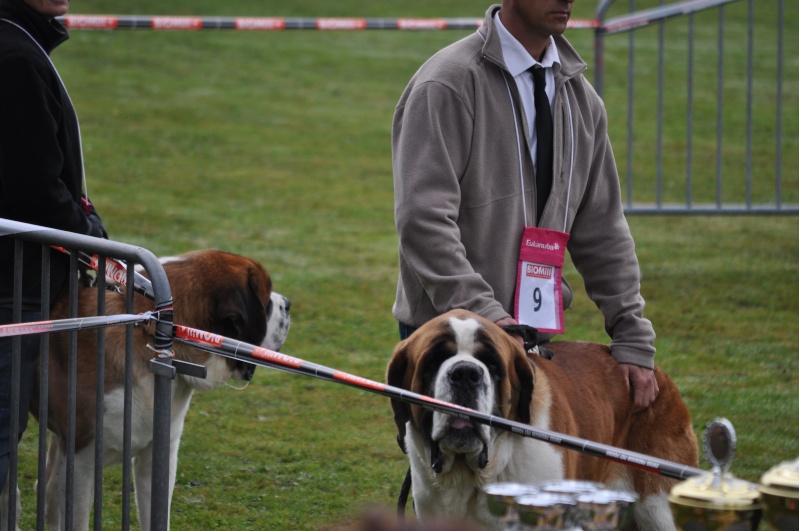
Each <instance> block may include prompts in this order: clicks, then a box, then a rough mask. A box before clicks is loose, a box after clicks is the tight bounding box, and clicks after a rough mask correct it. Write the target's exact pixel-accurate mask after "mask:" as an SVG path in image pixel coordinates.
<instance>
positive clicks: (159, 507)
mask: <svg viewBox="0 0 799 531" xmlns="http://www.w3.org/2000/svg"><path fill="white" fill-rule="evenodd" d="M0 237H3V238H8V239H13V240H14V241H15V253H14V254H15V255H14V256H13V257H10V256H9V257H3V258H2V259H3V260H13V262H14V302H13V315H14V318H13V320H14V322H15V323H19V322H21V316H22V287H21V286H22V271H23V268H24V267H25V259H24V256H23V242H32V243H34V244H39V246H40V247H41V249H42V252H41V256H42V268H41V269H42V273H41V280H42V298H41V301H42V316H41V318H42V320H45V321H46V320H48V319H49V318H50V304H49V300H50V295H51V294H50V293H49V286H50V269H51V267H50V262H51V260H50V257H51V252H58V251H52V247H54V246H57V247H60V248H63V249H64V250H65V251H67V252H68V253H69V255H70V266H69V267H70V273H69V280H68V282H69V292H68V293H69V308H70V317H74V316H75V315H77V286H78V282H79V279H78V268H79V265H78V255H79V253H80V252H84V253H87V254H89V255H94V256H96V259H97V265H98V271H105V270H106V265H107V263H106V259H107V258H106V257H108V259H109V260H110V259H111V258H116V259H122V260H125V261H127V263H128V265H129V267H128V270H127V273H126V274H127V282H125V285H126V286H127V297H126V305H127V308H126V311H127V312H128V313H132V312H133V285H134V283H133V278H134V277H133V275H134V269H133V266H134V265H135V264H140V265H141V266H142V267H143V268H144V270H145V271H146V272H147V273H148V275H149V276H150V279H151V281H152V291H153V297H154V300H155V307H156V311H159V312H160V313H159V320H158V321H157V322H156V324H155V338H154V340H153V343H154V348H155V349H156V350H157V351H170V350H171V348H172V322H171V320H172V295H171V291H170V287H169V283H168V281H167V278H166V273H165V272H164V269H163V267H162V266H161V264H160V262H159V261H158V259H157V258H156V257H155V256H154V255H153V254H152V253H150V252H149V251H147V250H145V249H142V248H139V247H135V246H131V245H126V244H122V243H118V242H113V241H108V240H103V239H98V238H92V237H90V236H83V235H80V234H74V233H71V232H64V231H59V230H54V229H48V228H45V227H39V226H36V225H28V224H25V223H18V222H15V221H10V220H6V219H0ZM27 274H30V272H29V273H27ZM97 284H98V315H104V314H105V277H104V275H100V274H98V275H97ZM132 332H133V324H128V325H127V330H126V361H125V365H126V367H125V386H124V406H123V407H124V421H123V423H124V427H123V432H124V435H123V452H122V453H123V473H122V482H123V483H122V489H123V492H122V528H123V529H129V528H130V499H131V498H130V493H131V429H132V428H131V414H132V413H131V411H132V374H133V373H132V370H133V368H132V359H133V358H132V351H133V336H132ZM68 333H69V361H68V365H69V367H68V375H69V378H68V380H69V381H68V384H67V385H68V390H67V411H68V433H67V452H66V455H67V463H66V502H65V516H66V521H65V524H64V528H65V529H71V528H72V506H73V496H74V492H73V484H74V473H75V470H74V456H75V436H76V434H75V414H76V412H75V405H76V389H75V388H76V377H75V375H76V356H77V330H73V331H71V332H68ZM97 334H98V339H97V375H98V378H97V382H96V386H97V391H96V400H97V408H96V410H97V415H96V421H95V422H96V430H95V433H96V440H95V463H96V464H98V465H97V466H95V479H94V529H102V527H103V526H102V500H103V497H102V485H103V475H102V462H103V437H102V434H103V414H102V412H103V406H102V404H103V396H104V393H103V389H104V385H103V383H104V382H103V376H104V369H105V363H104V361H105V341H104V329H103V328H102V327H101V328H99V329H98V330H97ZM11 340H12V387H11V403H10V405H11V407H12V412H13V411H15V410H16V409H18V407H19V396H20V386H19V379H20V376H19V375H20V363H21V356H22V353H21V339H20V336H14V337H12V338H11ZM48 353H49V341H48V335H47V334H46V333H45V334H42V335H41V343H40V351H39V356H40V359H39V364H40V370H39V389H40V393H39V400H38V401H39V404H40V406H39V411H38V415H39V435H38V474H37V475H38V484H37V495H36V528H37V529H44V525H45V521H44V520H45V514H44V508H45V487H46V481H45V465H46V456H47V429H46V426H47V415H48V407H47V404H48V391H49V390H48V365H49V364H48ZM150 370H151V372H153V373H154V382H155V384H154V405H155V407H154V414H153V467H152V470H153V477H152V513H151V529H154V530H163V529H167V527H168V522H169V507H168V497H169V446H170V433H169V426H170V417H171V412H170V404H171V394H172V391H171V385H172V384H171V381H172V379H173V378H174V375H175V367H174V366H173V365H172V363H171V361H170V360H169V359H168V358H165V357H163V356H158V357H156V358H154V359H153V360H152V361H151V363H150ZM10 427H11V430H10V432H11V441H12V444H11V453H10V466H9V474H8V480H7V482H6V488H7V493H8V503H7V505H6V504H0V505H2V506H0V520H2V522H0V528H3V529H5V528H7V529H12V530H13V529H15V528H16V525H17V522H16V512H17V511H16V506H17V503H18V499H17V485H18V482H17V479H18V478H17V475H18V457H19V454H18V448H17V445H16V444H14V443H13V441H15V439H16V438H17V434H18V432H19V423H18V417H17V415H14V414H12V415H11V426H10ZM51 436H52V435H51ZM25 505H27V506H29V505H30V500H29V501H28V502H27V503H26V504H25Z"/></svg>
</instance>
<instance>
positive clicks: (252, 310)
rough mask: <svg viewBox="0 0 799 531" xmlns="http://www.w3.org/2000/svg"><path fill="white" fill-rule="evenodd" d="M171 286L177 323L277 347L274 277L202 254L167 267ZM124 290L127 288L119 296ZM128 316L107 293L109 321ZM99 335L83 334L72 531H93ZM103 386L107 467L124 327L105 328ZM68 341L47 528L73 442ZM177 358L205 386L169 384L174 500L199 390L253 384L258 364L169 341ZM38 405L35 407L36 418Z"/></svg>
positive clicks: (143, 515) (148, 337)
mask: <svg viewBox="0 0 799 531" xmlns="http://www.w3.org/2000/svg"><path fill="white" fill-rule="evenodd" d="M161 262H162V264H163V267H164V270H165V272H166V275H167V278H168V279H169V285H170V289H171V291H172V299H173V303H174V322H175V324H180V325H184V326H189V327H192V328H197V329H200V330H204V331H207V332H211V333H214V334H219V335H223V336H226V337H229V338H232V339H238V340H241V341H244V342H246V343H250V344H254V345H261V346H263V347H265V348H268V349H270V350H275V351H276V350H279V349H280V348H281V347H282V345H283V343H284V342H285V340H286V336H287V334H288V330H289V326H290V315H289V308H290V304H289V301H288V299H286V298H285V297H283V296H282V295H280V294H278V293H277V292H275V291H272V280H271V278H270V277H269V274H268V273H267V271H266V270H265V269H264V268H263V266H261V264H259V263H258V262H256V261H254V260H251V259H249V258H245V257H243V256H239V255H235V254H230V253H226V252H222V251H215V250H203V251H195V252H191V253H187V254H184V255H180V256H177V257H172V258H168V259H162V260H161ZM123 291H124V290H123ZM78 297H79V312H78V313H79V315H80V316H90V315H96V314H97V289H96V288H90V287H81V288H80V290H79V295H78ZM66 299H67V298H66V297H64V298H62V299H61V300H59V301H57V302H56V304H55V305H54V307H53V310H52V314H51V317H52V318H53V319H61V318H66V317H67V316H68V300H66ZM134 306H135V310H134V313H142V312H147V311H151V310H153V309H154V303H153V302H152V301H151V300H149V299H147V298H145V297H144V296H142V295H139V294H136V295H135V301H134ZM120 313H126V312H125V295H124V294H123V293H118V292H115V291H108V292H106V314H107V315H113V314H120ZM154 330H155V325H154V324H153V323H149V324H145V325H142V326H136V327H135V328H134V331H133V336H134V339H133V341H134V354H133V376H132V378H133V396H132V411H133V413H132V414H133V418H132V441H131V454H132V456H133V475H134V485H135V494H136V505H137V508H138V516H139V524H140V526H141V529H149V528H150V496H151V494H150V493H151V480H152V477H151V476H152V438H153V425H152V423H153V399H154V398H153V375H152V374H151V372H150V370H149V362H150V360H151V359H152V358H153V357H154V353H153V351H152V350H151V349H150V348H148V344H152V343H153V334H154ZM96 343H97V331H96V330H91V331H81V332H79V333H78V353H77V356H78V357H77V408H76V411H77V414H76V426H75V433H76V440H75V474H74V498H73V500H74V501H73V528H74V529H77V530H87V529H89V518H90V512H91V509H92V500H93V494H94V493H93V489H94V465H95V463H94V446H95V411H96V397H95V394H96V385H95V382H96V373H97V370H96ZM105 345H106V347H105V348H106V356H105V388H104V398H103V408H104V416H103V434H102V437H103V466H105V465H111V464H119V463H121V462H122V459H123V447H122V444H123V418H124V416H123V415H124V413H123V411H124V383H125V327H119V326H113V327H108V328H106V331H105ZM68 349H69V347H68V334H66V333H60V334H53V335H52V337H51V340H50V358H49V359H50V363H49V408H48V410H49V413H48V428H49V429H50V430H51V431H52V436H51V438H50V439H51V441H50V447H49V449H48V456H47V477H46V481H47V484H46V502H45V505H46V508H45V511H46V519H47V523H48V525H49V527H50V529H63V528H65V523H66V521H65V515H64V512H65V505H64V499H65V484H66V483H65V482H66V440H67V426H68V424H67V415H68V412H67V368H68V362H67V359H68ZM173 349H174V353H175V357H176V358H177V359H180V360H185V361H187V362H191V363H195V364H201V365H204V366H205V367H206V368H207V377H206V378H205V379H199V378H195V377H191V376H185V375H181V374H178V375H177V376H176V378H175V380H174V381H173V383H172V414H171V422H172V424H171V429H170V439H171V440H170V454H171V455H170V466H169V501H170V504H171V499H172V491H173V489H174V485H175V474H176V468H177V458H178V447H179V445H180V437H181V433H182V432H183V424H184V421H185V418H186V413H187V411H188V408H189V404H190V402H191V397H192V393H193V392H194V391H195V390H198V391H203V390H208V389H213V388H216V387H219V386H221V385H223V384H225V383H226V382H227V381H228V380H240V381H249V380H250V379H251V378H252V376H253V373H254V370H255V366H254V365H252V364H247V363H244V362H240V361H236V360H231V359H229V358H226V357H222V356H216V355H213V354H209V353H207V352H204V351H201V350H198V349H195V348H193V347H191V346H188V345H185V344H182V343H180V342H175V343H173ZM37 407H38V406H34V407H33V408H32V410H33V411H34V412H37Z"/></svg>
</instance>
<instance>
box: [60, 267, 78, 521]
mask: <svg viewBox="0 0 799 531" xmlns="http://www.w3.org/2000/svg"><path fill="white" fill-rule="evenodd" d="M77 275H78V257H77V255H76V254H75V253H72V255H70V257H69V278H70V283H69V317H70V318H73V317H77V316H78V284H77V282H75V278H76V277H77ZM77 375H78V332H77V330H73V331H71V332H69V357H68V362H67V475H66V490H65V492H67V493H73V492H75V409H76V408H77ZM64 501H65V503H66V507H65V509H64V520H65V521H64V522H63V524H64V528H65V529H66V531H71V529H72V519H73V516H72V513H73V512H74V510H75V507H74V505H75V504H74V501H75V500H74V496H66V497H65V500H64Z"/></svg>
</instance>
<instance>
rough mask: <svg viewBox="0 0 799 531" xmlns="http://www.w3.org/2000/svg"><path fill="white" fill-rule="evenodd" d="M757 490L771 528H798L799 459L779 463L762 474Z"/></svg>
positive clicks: (778, 530) (780, 530) (783, 530)
mask: <svg viewBox="0 0 799 531" xmlns="http://www.w3.org/2000/svg"><path fill="white" fill-rule="evenodd" d="M759 490H760V498H761V500H762V501H763V508H764V509H765V513H766V514H765V516H766V522H767V523H768V525H769V526H771V529H773V530H775V531H792V530H794V531H795V530H797V529H799V459H796V460H794V461H788V462H785V463H780V464H779V465H777V466H775V467H773V468H771V470H769V471H768V472H766V473H765V474H763V477H761V478H760V486H759Z"/></svg>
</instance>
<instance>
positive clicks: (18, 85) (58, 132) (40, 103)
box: [0, 0, 107, 518]
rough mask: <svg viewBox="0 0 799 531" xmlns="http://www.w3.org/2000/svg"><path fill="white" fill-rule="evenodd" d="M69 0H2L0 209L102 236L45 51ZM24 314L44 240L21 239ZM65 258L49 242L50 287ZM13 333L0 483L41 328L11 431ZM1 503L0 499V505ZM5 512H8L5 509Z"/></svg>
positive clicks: (5, 348)
mask: <svg viewBox="0 0 799 531" xmlns="http://www.w3.org/2000/svg"><path fill="white" fill-rule="evenodd" d="M68 9H69V0H0V218H5V219H10V220H15V221H20V222H24V223H30V224H34V225H42V226H46V227H51V228H54V229H60V230H65V231H70V232H76V233H80V234H87V235H90V236H95V237H107V234H106V232H105V229H104V228H103V224H102V221H101V219H100V217H99V216H98V215H97V212H96V210H95V209H94V207H93V206H91V203H90V202H89V201H88V199H87V197H86V196H85V195H84V193H83V192H84V190H85V178H84V169H83V153H82V147H81V139H80V128H79V125H78V118H77V115H76V114H75V109H74V108H73V106H72V101H71V100H70V98H69V95H68V93H67V89H66V87H65V86H64V84H63V82H62V81H61V78H60V76H59V75H58V71H57V70H56V68H55V66H54V65H53V63H52V61H51V60H50V56H49V54H50V52H51V51H52V50H53V49H54V48H55V47H56V46H58V45H59V44H61V43H62V42H64V41H65V40H67V38H68V35H67V32H66V29H65V28H64V27H63V26H62V25H61V24H60V23H59V22H58V21H57V20H55V17H58V16H61V15H64V14H66V12H67V10H68ZM14 255H15V252H14V240H13V239H12V238H10V237H5V238H0V324H8V323H11V322H12V320H13V319H12V318H13V313H12V302H13V300H12V299H13V284H14V276H13V275H14ZM23 264H24V274H23V282H22V283H23V286H22V288H23V289H22V291H23V297H22V310H23V314H22V321H23V322H29V321H39V320H41V246H40V245H39V244H27V243H26V244H25V245H24V247H23ZM68 273H69V259H68V257H66V256H65V255H63V254H62V253H60V252H58V251H52V252H51V270H50V279H51V282H50V295H51V302H52V301H53V300H55V297H56V296H57V295H58V293H59V291H60V290H61V288H62V287H63V286H64V285H65V283H66V280H67V276H68ZM11 349H12V341H11V339H10V338H2V339H0V490H1V489H2V487H3V485H4V484H5V481H6V477H7V474H8V466H9V452H10V451H11V450H10V448H11V446H10V445H11V444H17V443H18V441H19V439H20V438H21V437H22V433H23V432H24V431H25V428H26V427H27V420H28V405H29V401H30V394H31V390H32V388H33V383H34V378H35V373H36V358H37V357H38V353H39V336H38V335H28V336H23V338H22V364H21V365H22V367H21V369H22V374H21V381H20V385H21V389H20V408H19V421H20V422H19V431H18V433H17V434H16V440H14V439H15V437H14V436H12V434H11V433H10V419H11V415H12V414H14V412H12V411H10V397H11V363H12V362H11ZM6 510H7V508H6V507H0V513H5V511H6ZM2 517H3V518H7V515H3V516H2Z"/></svg>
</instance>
